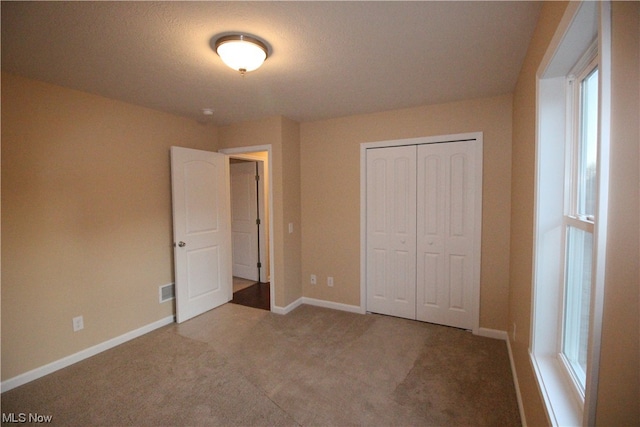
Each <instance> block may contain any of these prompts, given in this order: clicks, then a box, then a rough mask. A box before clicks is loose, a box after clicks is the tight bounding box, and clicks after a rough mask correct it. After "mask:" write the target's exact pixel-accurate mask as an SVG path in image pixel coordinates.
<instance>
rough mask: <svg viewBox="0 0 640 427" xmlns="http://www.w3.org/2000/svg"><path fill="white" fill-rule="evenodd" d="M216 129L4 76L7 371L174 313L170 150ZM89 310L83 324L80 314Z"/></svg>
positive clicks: (5, 374) (198, 142)
mask: <svg viewBox="0 0 640 427" xmlns="http://www.w3.org/2000/svg"><path fill="white" fill-rule="evenodd" d="M216 138H217V136H216V129H215V127H212V126H204V125H200V124H198V123H196V122H195V121H192V120H188V119H185V118H180V117H175V116H171V115H169V114H165V113H161V112H158V111H153V110H150V109H146V108H141V107H137V106H133V105H129V104H125V103H122V102H118V101H114V100H110V99H106V98H102V97H98V96H94V95H91V94H87V93H83V92H78V91H73V90H69V89H64V88H61V87H58V86H53V85H49V84H46V83H41V82H36V81H33V80H28V79H24V78H21V77H17V76H13V75H10V74H5V73H3V74H2V231H3V232H2V247H3V249H4V250H3V254H2V255H3V257H2V379H3V380H5V379H9V378H12V377H14V376H16V375H18V374H21V373H24V372H26V371H29V370H31V369H34V368H37V367H40V366H43V365H45V364H47V363H50V362H52V361H55V360H58V359H60V358H62V357H65V356H68V355H70V354H73V353H76V352H78V351H80V350H83V349H86V348H88V347H91V346H93V345H96V344H98V343H102V342H104V341H106V340H108V339H110V338H113V337H116V336H119V335H121V334H123V333H126V332H129V331H132V330H134V329H137V328H139V327H141V326H144V325H147V324H150V323H152V322H154V321H157V320H160V319H163V318H165V317H167V316H171V315H172V314H173V304H172V303H171V302H169V303H164V304H159V302H158V286H160V285H164V284H167V283H171V282H172V281H173V248H172V224H171V191H170V189H171V186H170V174H169V169H170V167H169V165H170V163H169V147H170V146H172V145H180V146H185V147H192V148H200V149H208V150H213V149H215V148H216V147H217V141H216ZM79 315H83V316H84V324H85V328H84V330H82V331H79V332H76V333H74V332H73V330H72V323H71V319H72V317H74V316H79Z"/></svg>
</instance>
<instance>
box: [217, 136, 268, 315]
mask: <svg viewBox="0 0 640 427" xmlns="http://www.w3.org/2000/svg"><path fill="white" fill-rule="evenodd" d="M259 151H266V152H267V157H268V158H267V170H268V179H269V186H268V189H267V194H268V199H269V200H268V203H269V243H268V245H269V277H263V273H264V274H266V272H265V269H260V281H261V282H262V281H269V301H270V305H271V311H273V309H274V307H275V306H276V301H275V296H276V293H275V287H276V277H275V263H274V254H275V248H274V243H273V166H272V163H273V160H272V159H273V155H272V148H271V144H265V145H252V146H245V147H236V148H222V149H220V150H218V152H220V153H223V154H227V155H228V156H229V157H233V158H236V159H244V160H254V161H258V162H264V159H263V158H261V157H258V156H255V155H253V154H252V153H256V152H259ZM262 206H264V203H262V201H261V203H259V208H260V209H262ZM260 216H261V218H264V211H263V210H261V211H260ZM260 230H261V233H260V262H263V265H264V259H263V257H264V256H265V253H266V251H265V250H263V249H266V246H263V245H266V244H267V243H266V240H267V239H266V238H265V236H264V235H263V232H264V227H260ZM263 279H265V280H263Z"/></svg>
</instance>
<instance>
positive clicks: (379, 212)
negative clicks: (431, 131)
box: [366, 146, 416, 319]
mask: <svg viewBox="0 0 640 427" xmlns="http://www.w3.org/2000/svg"><path fill="white" fill-rule="evenodd" d="M415 155H416V147H415V146H409V147H389V148H379V149H371V150H367V188H366V195H367V197H366V200H367V201H366V203H367V228H366V233H367V273H366V274H367V310H368V311H372V312H375V313H381V314H388V315H392V316H399V317H406V318H410V319H415V306H416V292H415V289H416V222H415V221H416V220H415V211H416V163H415Z"/></svg>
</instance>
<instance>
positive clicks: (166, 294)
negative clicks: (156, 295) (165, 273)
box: [160, 283, 176, 303]
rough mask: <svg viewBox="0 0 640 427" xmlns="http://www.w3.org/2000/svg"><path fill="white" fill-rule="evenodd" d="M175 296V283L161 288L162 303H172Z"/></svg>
mask: <svg viewBox="0 0 640 427" xmlns="http://www.w3.org/2000/svg"><path fill="white" fill-rule="evenodd" d="M175 296H176V294H175V288H174V286H173V283H169V284H168V285H163V286H160V303H163V302H166V301H170V300H172V299H174V298H175Z"/></svg>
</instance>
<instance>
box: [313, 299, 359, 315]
mask: <svg viewBox="0 0 640 427" xmlns="http://www.w3.org/2000/svg"><path fill="white" fill-rule="evenodd" d="M302 303H303V304H308V305H314V306H316V307H324V308H332V309H334V310H341V311H348V312H349V313H357V314H365V311H364V310H363V309H362V307H360V306H358V305H349V304H343V303H340V302H333V301H325V300H321V299H315V298H308V297H302Z"/></svg>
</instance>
